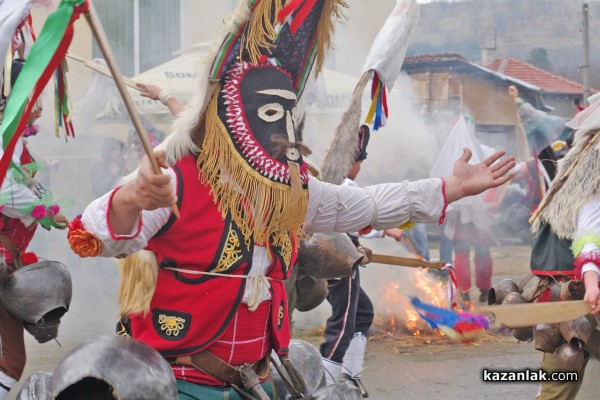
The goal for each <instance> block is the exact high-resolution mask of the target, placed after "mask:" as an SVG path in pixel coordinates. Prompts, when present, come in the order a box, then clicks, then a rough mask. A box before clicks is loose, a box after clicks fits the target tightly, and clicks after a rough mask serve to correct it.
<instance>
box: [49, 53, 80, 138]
mask: <svg viewBox="0 0 600 400" xmlns="http://www.w3.org/2000/svg"><path fill="white" fill-rule="evenodd" d="M67 71H68V68H67V63H66V61H65V60H63V61H62V62H61V63H60V66H59V67H58V68H57V69H56V72H55V74H54V82H55V86H54V87H55V91H54V93H55V96H54V105H55V107H54V110H55V117H56V123H55V131H56V137H60V132H61V131H62V132H64V135H65V139H68V137H69V136H71V137H73V138H74V137H75V131H74V129H73V122H72V120H71V112H70V111H69V95H68V93H69V91H68V85H67V76H66V73H67Z"/></svg>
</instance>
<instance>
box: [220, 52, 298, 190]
mask: <svg viewBox="0 0 600 400" xmlns="http://www.w3.org/2000/svg"><path fill="white" fill-rule="evenodd" d="M217 103H218V115H219V118H220V119H221V121H223V122H224V124H225V126H226V128H227V131H228V132H229V135H230V136H231V138H232V139H233V140H232V141H233V145H234V146H235V148H236V150H237V151H238V152H239V153H240V154H241V155H242V157H243V158H244V160H245V161H246V162H247V163H248V164H249V165H250V166H251V167H252V168H253V169H255V170H256V171H258V172H259V173H260V174H261V175H262V176H264V177H266V178H268V179H269V180H271V181H273V182H279V183H284V184H287V185H291V180H290V172H289V163H296V164H298V165H299V166H300V171H301V175H300V177H301V184H302V188H303V189H306V185H307V184H308V174H309V172H308V166H307V165H306V164H305V163H304V162H303V160H302V155H301V153H300V149H299V148H298V146H299V143H297V142H296V140H297V138H296V132H295V127H294V113H295V108H296V93H295V91H294V86H293V85H292V81H291V78H290V76H289V75H288V74H286V73H285V72H284V71H283V70H282V69H280V68H278V67H273V66H271V65H259V66H252V65H251V64H248V63H245V65H244V66H241V65H240V66H239V67H238V68H234V69H232V70H231V71H230V72H229V74H228V76H227V79H226V81H225V85H224V86H223V88H222V90H221V92H220V93H219V97H218V100H217Z"/></svg>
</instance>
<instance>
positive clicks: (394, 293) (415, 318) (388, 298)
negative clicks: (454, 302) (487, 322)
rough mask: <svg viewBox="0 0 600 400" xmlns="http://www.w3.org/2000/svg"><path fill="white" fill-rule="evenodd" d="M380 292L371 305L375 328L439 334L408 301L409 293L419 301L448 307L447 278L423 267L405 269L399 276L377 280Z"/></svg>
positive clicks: (404, 332)
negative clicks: (374, 316) (374, 305)
mask: <svg viewBox="0 0 600 400" xmlns="http://www.w3.org/2000/svg"><path fill="white" fill-rule="evenodd" d="M380 282H381V283H380V285H381V287H380V294H381V295H380V296H378V304H377V305H376V307H375V309H376V310H379V312H378V314H379V315H377V316H376V318H375V325H376V326H377V328H378V329H380V330H383V331H385V332H389V333H392V334H403V335H406V334H409V335H414V336H417V335H421V334H429V335H431V334H435V335H442V334H441V333H440V332H439V331H437V330H433V329H431V328H430V327H429V325H427V322H425V321H424V320H423V319H422V318H421V317H420V316H419V314H418V313H417V311H416V310H415V309H414V307H413V306H412V305H411V304H410V297H411V296H416V297H418V298H419V299H420V300H421V301H422V302H424V303H427V304H431V305H434V306H437V307H443V308H446V307H448V299H447V282H446V279H440V278H437V277H436V276H434V275H433V274H431V273H430V272H428V271H427V270H423V269H408V268H407V269H406V271H405V273H404V274H403V279H401V280H400V281H398V280H396V279H394V280H393V281H390V280H385V279H382V280H381V281H380Z"/></svg>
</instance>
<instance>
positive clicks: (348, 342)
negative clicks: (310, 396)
mask: <svg viewBox="0 0 600 400" xmlns="http://www.w3.org/2000/svg"><path fill="white" fill-rule="evenodd" d="M369 137H370V130H369V127H368V126H367V125H362V126H361V127H360V130H359V142H358V143H359V151H358V155H357V156H356V161H355V162H354V164H353V165H352V167H351V168H350V170H349V171H348V176H347V177H346V179H344V182H343V183H342V185H345V186H351V187H358V185H357V184H356V182H355V179H356V177H357V176H358V174H359V172H360V169H361V166H362V163H363V161H364V160H366V159H367V145H368V143H369ZM349 236H350V238H351V239H352V242H353V243H354V245H355V246H356V247H357V249H359V251H361V250H363V246H361V243H360V241H359V237H360V238H364V239H371V238H383V237H385V236H390V237H393V238H394V239H395V240H397V241H400V240H402V231H401V230H400V229H398V228H391V229H385V230H379V231H378V230H374V229H371V230H370V231H369V232H363V233H359V232H353V233H350V234H349ZM365 250H366V249H365ZM362 252H363V253H364V254H365V257H364V259H363V261H362V263H361V264H362V265H365V264H366V263H368V262H369V259H368V254H369V251H368V250H367V251H362ZM327 300H328V301H329V304H331V316H330V317H329V318H328V319H327V322H326V324H325V332H324V335H325V341H324V342H323V343H321V347H320V351H321V356H322V357H323V366H324V367H325V379H326V382H327V384H332V383H335V382H336V381H337V380H338V379H342V380H343V379H350V380H352V381H353V382H354V383H355V384H356V385H357V386H358V387H359V388H360V390H361V392H362V395H363V397H368V392H367V390H366V389H365V387H364V385H363V383H362V381H361V379H360V378H361V374H362V371H363V369H364V354H365V348H366V345H367V337H368V336H369V329H370V328H371V324H372V323H373V317H374V316H375V312H374V310H373V303H372V302H371V299H369V296H368V295H367V293H366V292H365V291H364V290H363V289H362V288H361V287H360V273H359V270H358V266H356V267H355V270H354V273H353V274H352V276H351V277H345V278H341V279H337V280H332V281H330V283H329V294H328V296H327Z"/></svg>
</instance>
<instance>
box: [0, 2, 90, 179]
mask: <svg viewBox="0 0 600 400" xmlns="http://www.w3.org/2000/svg"><path fill="white" fill-rule="evenodd" d="M87 10H88V3H87V0H62V1H61V3H60V5H59V6H58V8H57V10H56V11H55V12H53V13H52V14H50V15H49V16H48V19H47V20H46V23H45V24H44V27H43V29H42V32H41V33H40V35H39V37H38V39H37V40H36V42H35V43H34V44H33V47H32V48H31V51H30V53H29V56H28V57H27V61H25V65H24V66H23V69H22V71H21V76H20V77H19V79H18V80H17V82H16V84H15V87H14V88H13V90H12V93H11V95H10V97H9V99H8V103H7V104H6V109H5V110H4V119H3V121H2V125H0V136H2V146H3V148H4V154H3V155H2V159H0V182H2V181H3V180H4V177H5V176H6V172H7V170H8V167H9V165H11V159H12V155H13V153H14V151H15V147H16V144H17V142H18V140H19V139H20V137H21V134H22V133H23V131H24V130H25V125H26V122H27V118H28V117H29V114H31V111H32V109H33V107H34V105H35V103H36V100H37V99H38V97H39V96H40V94H41V93H42V90H43V89H44V87H45V86H46V84H47V83H48V81H49V80H50V77H51V76H52V74H53V73H54V71H55V70H56V68H58V66H59V65H60V63H61V62H62V60H63V59H64V57H65V54H66V52H67V49H68V48H69V44H70V43H71V40H72V39H73V23H74V22H75V21H76V20H77V19H78V18H79V16H80V15H81V13H83V12H85V11H87Z"/></svg>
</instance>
